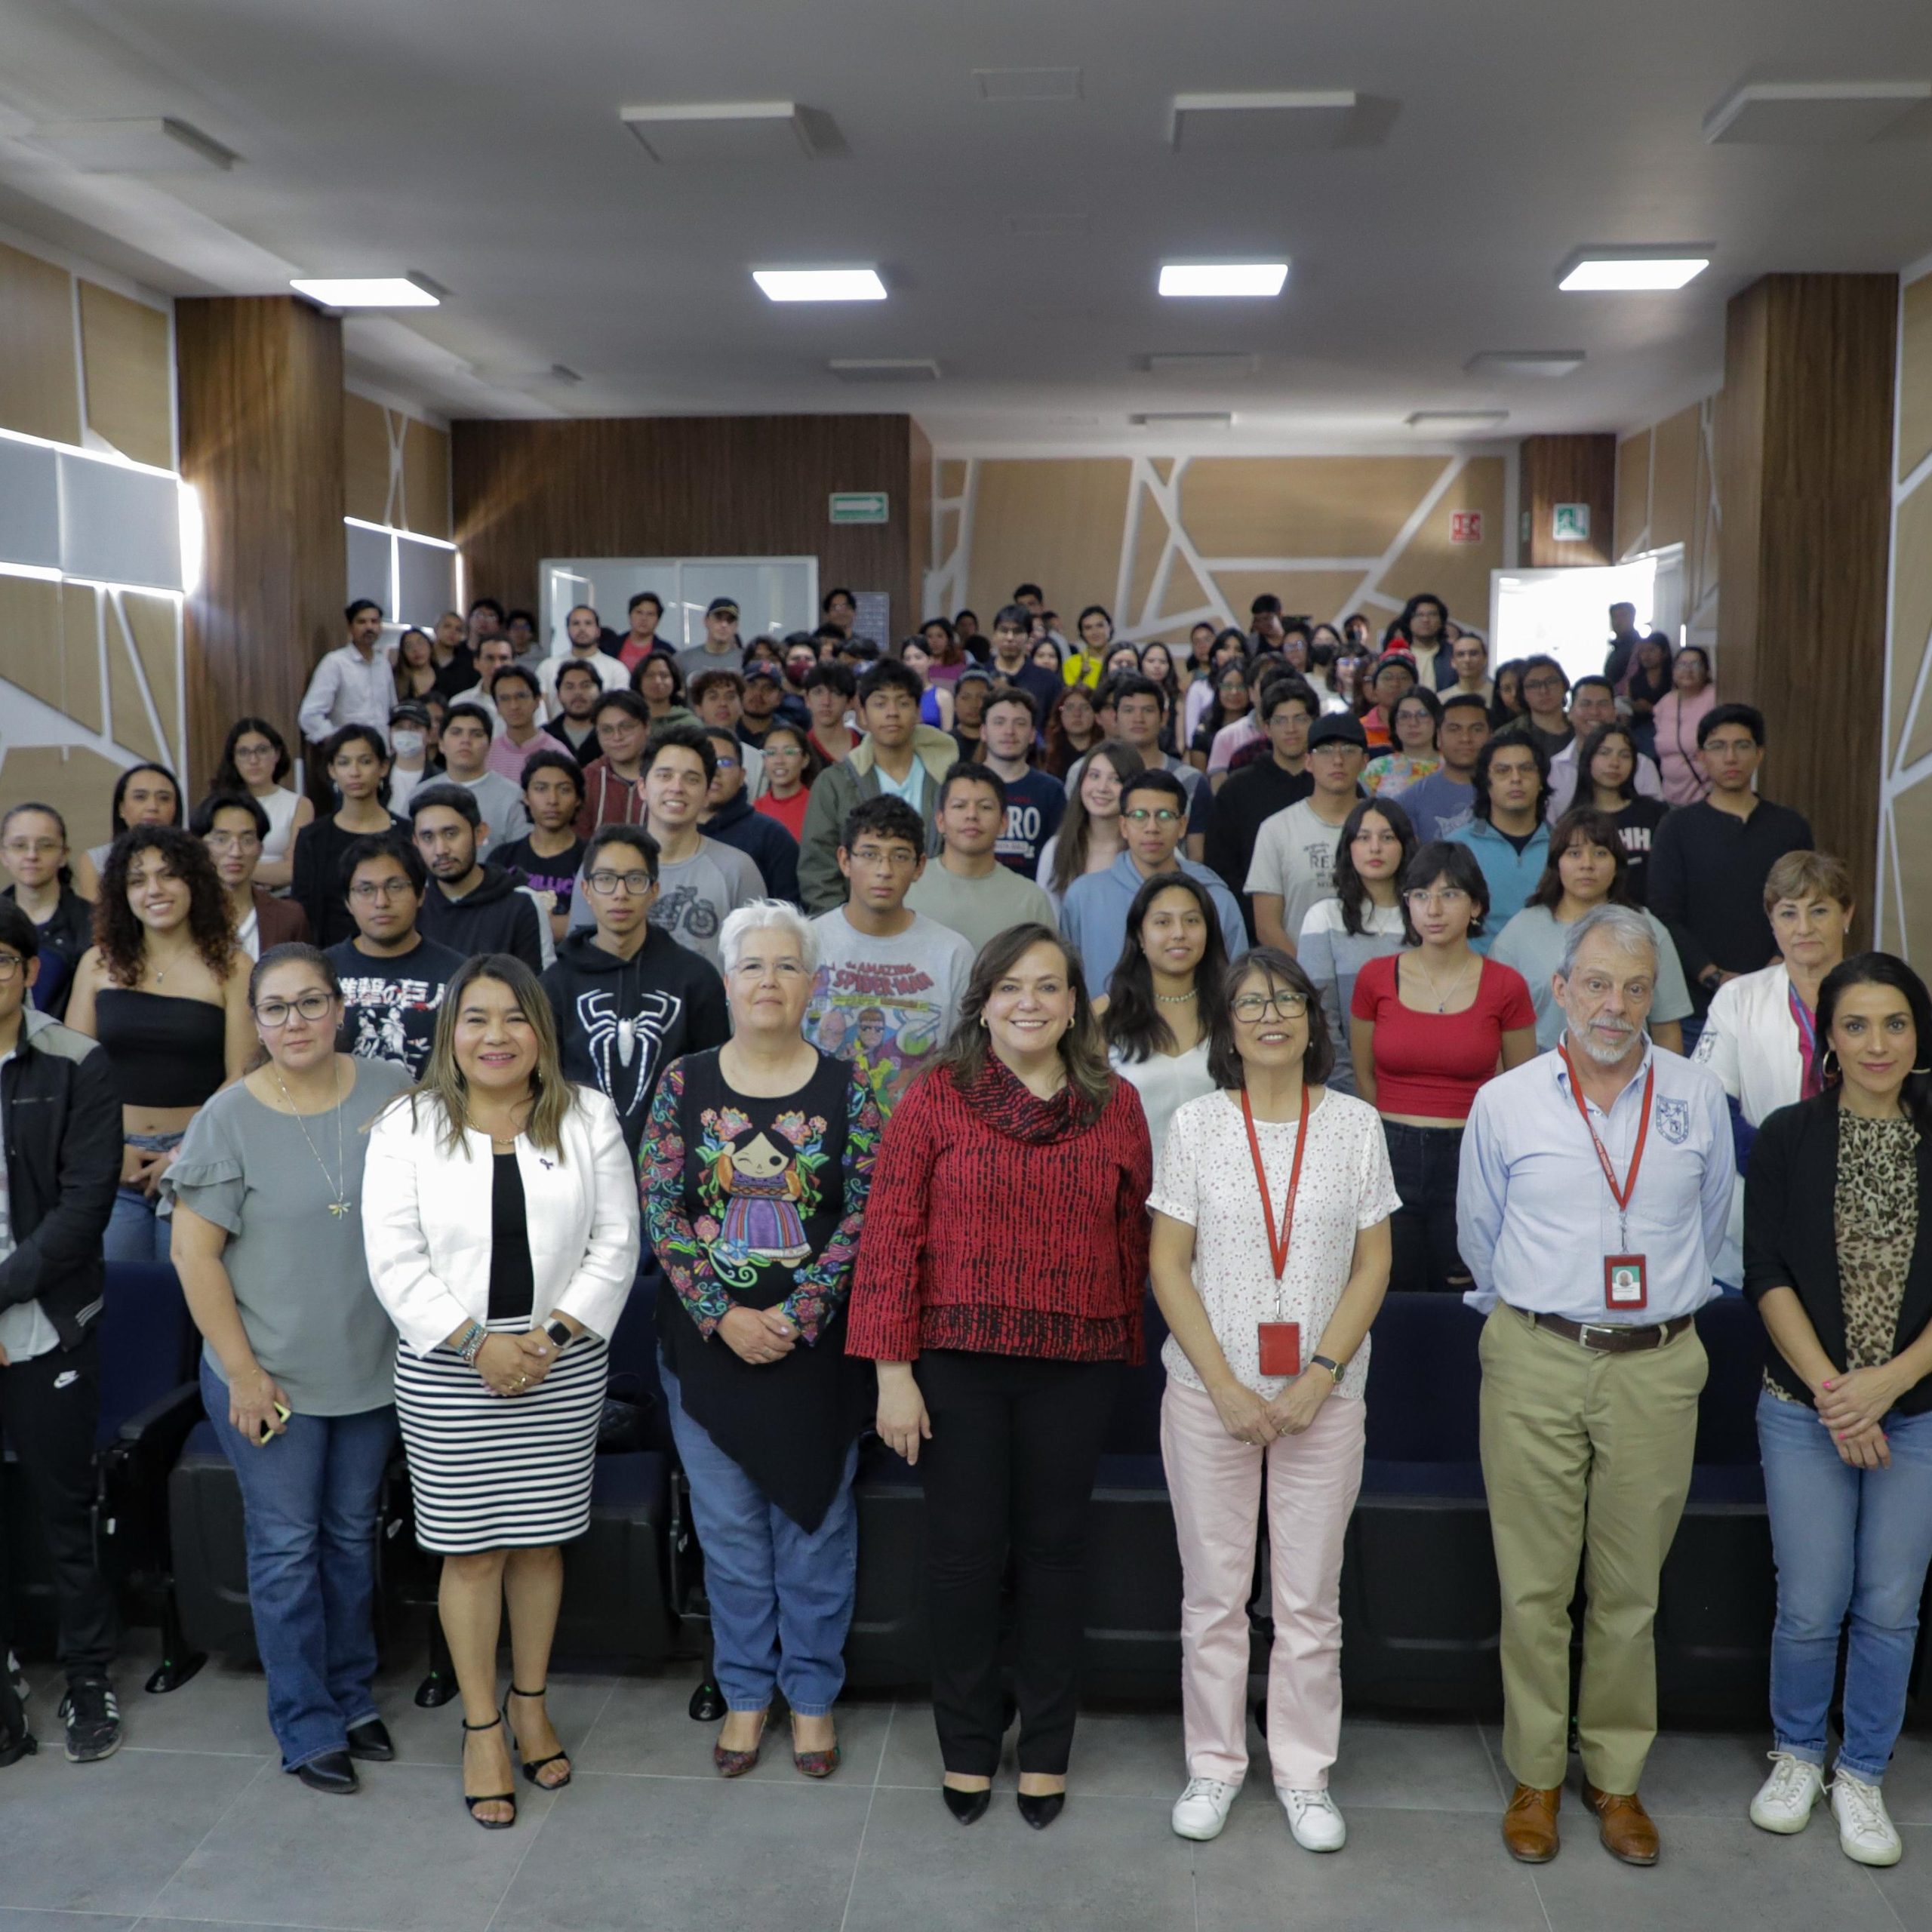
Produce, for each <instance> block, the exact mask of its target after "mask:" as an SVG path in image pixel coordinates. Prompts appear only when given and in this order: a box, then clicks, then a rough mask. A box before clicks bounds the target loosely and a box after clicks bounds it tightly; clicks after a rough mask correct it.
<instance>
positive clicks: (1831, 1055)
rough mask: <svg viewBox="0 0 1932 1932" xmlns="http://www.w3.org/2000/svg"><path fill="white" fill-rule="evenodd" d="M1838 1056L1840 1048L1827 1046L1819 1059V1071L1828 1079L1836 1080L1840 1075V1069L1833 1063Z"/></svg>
mask: <svg viewBox="0 0 1932 1932" xmlns="http://www.w3.org/2000/svg"><path fill="white" fill-rule="evenodd" d="M1837 1058H1838V1048H1835V1047H1827V1048H1826V1049H1825V1051H1824V1053H1823V1055H1822V1056H1821V1057H1820V1060H1819V1062H1818V1071H1819V1072H1820V1073H1822V1074H1823V1075H1824V1076H1825V1078H1826V1079H1827V1080H1836V1079H1837V1078H1838V1077H1839V1069H1838V1067H1837V1066H1835V1065H1834V1064H1833V1062H1835V1060H1837Z"/></svg>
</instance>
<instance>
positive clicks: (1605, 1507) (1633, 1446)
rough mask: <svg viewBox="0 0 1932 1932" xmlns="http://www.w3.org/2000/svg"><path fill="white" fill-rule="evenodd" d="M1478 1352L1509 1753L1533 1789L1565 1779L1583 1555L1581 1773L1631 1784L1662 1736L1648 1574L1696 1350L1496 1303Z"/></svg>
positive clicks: (1688, 1435) (1676, 1488)
mask: <svg viewBox="0 0 1932 1932" xmlns="http://www.w3.org/2000/svg"><path fill="white" fill-rule="evenodd" d="M1479 1352H1480V1355H1481V1361H1482V1472H1483V1482H1484V1487H1486V1488H1487V1491H1488V1493H1489V1520H1490V1531H1491V1535H1492V1536H1493V1537H1494V1540H1495V1543H1496V1568H1497V1577H1498V1578H1499V1580H1500V1583H1501V1585H1502V1592H1503V1761H1504V1763H1506V1764H1507V1765H1508V1766H1509V1770H1510V1774H1511V1775H1512V1777H1515V1778H1516V1779H1517V1780H1518V1781H1519V1782H1520V1783H1524V1784H1527V1785H1533V1786H1536V1787H1537V1789H1539V1790H1549V1789H1552V1788H1553V1787H1555V1786H1558V1785H1560V1784H1561V1783H1562V1782H1563V1779H1564V1771H1565V1770H1566V1768H1567V1764H1568V1762H1569V1752H1568V1734H1569V1713H1570V1635H1571V1626H1570V1614H1569V1613H1570V1602H1571V1598H1572V1596H1573V1595H1574V1594H1575V1591H1576V1587H1577V1561H1578V1559H1579V1558H1582V1560H1583V1587H1584V1591H1585V1593H1586V1598H1587V1604H1588V1607H1587V1609H1586V1613H1585V1616H1584V1620H1583V1680H1582V1683H1581V1684H1580V1687H1579V1689H1578V1692H1577V1736H1578V1739H1579V1741H1580V1744H1581V1746H1582V1749H1583V1775H1584V1776H1585V1777H1586V1778H1588V1779H1589V1781H1590V1783H1592V1784H1593V1785H1595V1786H1596V1787H1597V1789H1598V1790H1599V1791H1608V1792H1634V1791H1635V1790H1636V1789H1637V1788H1638V1783H1639V1781H1640V1780H1641V1778H1642V1777H1643V1774H1644V1758H1646V1757H1647V1755H1649V1752H1650V1748H1651V1740H1652V1739H1653V1738H1654V1737H1656V1735H1657V1657H1656V1648H1655V1644H1654V1637H1653V1626H1654V1623H1655V1622H1656V1619H1657V1579H1658V1575H1659V1573H1660V1571H1662V1569H1663V1560H1664V1558H1665V1557H1666V1555H1668V1554H1669V1549H1670V1545H1671V1540H1672V1537H1675V1535H1676V1534H1677V1524H1678V1518H1680V1517H1681V1515H1683V1513H1684V1497H1685V1496H1686V1495H1687V1494H1688V1492H1689V1490H1690V1464H1691V1457H1692V1452H1693V1451H1694V1447H1695V1444H1696V1441H1697V1397H1698V1395H1699V1393H1700V1391H1701V1390H1702V1389H1703V1386H1704V1377H1705V1373H1706V1359H1705V1355H1704V1346H1703V1343H1702V1342H1700V1340H1698V1338H1697V1331H1696V1329H1695V1328H1690V1329H1687V1330H1686V1331H1684V1333H1683V1334H1681V1335H1679V1336H1678V1337H1676V1339H1675V1340H1673V1341H1669V1342H1666V1343H1665V1344H1664V1345H1663V1347H1662V1348H1660V1349H1650V1350H1646V1351H1644V1352H1641V1353H1639V1354H1634V1355H1601V1354H1598V1353H1596V1352H1594V1351H1592V1350H1591V1349H1586V1348H1584V1347H1583V1346H1582V1345H1581V1344H1580V1343H1576V1342H1572V1341H1569V1340H1566V1339H1565V1338H1564V1337H1562V1336H1561V1335H1558V1334H1552V1332H1551V1331H1549V1329H1546V1328H1537V1327H1532V1326H1531V1324H1530V1322H1529V1320H1528V1318H1527V1317H1526V1316H1524V1315H1521V1314H1519V1313H1518V1312H1517V1311H1516V1310H1515V1309H1512V1308H1511V1307H1509V1306H1507V1304H1499V1305H1498V1306H1497V1307H1496V1308H1495V1309H1493V1310H1492V1311H1491V1314H1490V1317H1489V1319H1488V1321H1487V1322H1486V1323H1485V1324H1484V1327H1483V1331H1482V1340H1481V1346H1480V1349H1479Z"/></svg>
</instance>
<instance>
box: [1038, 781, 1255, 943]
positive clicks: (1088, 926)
mask: <svg viewBox="0 0 1932 1932" xmlns="http://www.w3.org/2000/svg"><path fill="white" fill-rule="evenodd" d="M1120 819H1121V835H1122V838H1123V839H1124V842H1125V845H1126V850H1125V851H1123V852H1122V853H1121V855H1120V857H1118V858H1117V859H1116V860H1115V861H1114V862H1113V863H1112V865H1111V866H1109V867H1108V868H1107V869H1106V871H1105V872H1088V873H1087V874H1086V875H1084V877H1082V878H1077V879H1075V881H1073V882H1072V884H1071V885H1069V887H1068V888H1067V891H1066V899H1065V900H1064V901H1063V903H1062V905H1061V907H1060V931H1062V932H1063V933H1064V934H1066V937H1067V938H1068V940H1069V941H1070V942H1071V943H1072V945H1073V946H1074V947H1075V949H1076V950H1077V951H1078V953H1079V955H1080V957H1081V958H1082V959H1083V960H1086V959H1092V960H1095V961H1099V960H1115V959H1118V958H1119V957H1120V955H1121V948H1122V946H1124V945H1125V943H1126V941H1127V920H1128V910H1129V909H1130V908H1131V906H1132V905H1133V903H1134V898H1135V897H1136V895H1137V894H1138V893H1139V892H1140V888H1141V887H1142V886H1143V884H1146V881H1148V880H1149V879H1150V878H1154V877H1155V875H1157V874H1158V873H1161V872H1185V873H1186V875H1188V876H1189V878H1195V879H1198V880H1199V881H1201V884H1202V885H1204V887H1205V888H1207V895H1208V897H1209V898H1210V899H1211V900H1212V901H1213V903H1214V909H1215V912H1216V915H1217V918H1219V920H1220V926H1221V937H1222V938H1223V940H1224V941H1225V942H1226V946H1227V949H1228V955H1229V958H1235V957H1236V956H1238V955H1239V954H1241V953H1243V952H1246V951H1247V928H1246V927H1245V926H1244V925H1243V924H1242V923H1241V907H1240V906H1239V905H1238V903H1237V902H1236V900H1235V896H1234V894H1232V893H1231V892H1230V891H1229V890H1228V889H1227V888H1226V886H1225V885H1223V884H1222V883H1221V881H1220V879H1218V878H1216V877H1215V875H1214V874H1213V873H1212V872H1210V871H1209V870H1208V869H1207V867H1206V866H1204V865H1202V864H1201V863H1200V862H1199V861H1198V860H1194V859H1189V858H1186V857H1183V856H1182V854H1181V851H1180V842H1181V838H1182V836H1183V834H1184V833H1185V832H1186V826H1187V797H1186V793H1185V792H1184V791H1183V789H1182V787H1181V782H1180V780H1179V779H1178V778H1177V777H1175V775H1174V774H1173V773H1172V772H1171V771H1158V770H1156V771H1143V772H1142V773H1141V774H1140V776H1139V777H1136V778H1131V779H1128V780H1127V781H1126V782H1125V783H1124V784H1123V785H1122V786H1121V801H1120Z"/></svg>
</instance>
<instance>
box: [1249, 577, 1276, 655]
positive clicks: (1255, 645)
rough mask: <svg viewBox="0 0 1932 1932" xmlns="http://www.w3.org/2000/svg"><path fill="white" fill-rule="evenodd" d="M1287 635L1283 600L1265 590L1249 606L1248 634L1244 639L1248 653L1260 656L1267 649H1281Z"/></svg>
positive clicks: (1270, 591)
mask: <svg viewBox="0 0 1932 1932" xmlns="http://www.w3.org/2000/svg"><path fill="white" fill-rule="evenodd" d="M1285 635H1286V633H1285V632H1284V629H1283V627H1282V623H1281V599H1280V598H1278V597H1277V596H1276V595H1275V593H1274V592H1272V590H1264V591H1263V592H1261V594H1260V595H1259V596H1258V597H1257V598H1255V599H1254V601H1253V602H1252V603H1251V604H1250V605H1248V607H1247V637H1246V638H1244V640H1243V641H1244V646H1245V648H1246V649H1247V654H1248V655H1249V656H1250V657H1260V654H1262V653H1263V651H1279V650H1280V649H1281V645H1282V642H1283V641H1284V637H1285Z"/></svg>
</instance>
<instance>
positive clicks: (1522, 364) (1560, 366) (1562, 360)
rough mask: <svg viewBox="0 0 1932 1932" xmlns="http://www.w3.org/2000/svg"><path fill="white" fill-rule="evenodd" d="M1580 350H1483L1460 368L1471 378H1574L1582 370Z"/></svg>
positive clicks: (1581, 353) (1581, 352)
mask: <svg viewBox="0 0 1932 1932" xmlns="http://www.w3.org/2000/svg"><path fill="white" fill-rule="evenodd" d="M1583 359H1584V358H1583V351H1582V350H1581V349H1484V350H1483V351H1482V352H1481V354H1480V355H1472V356H1471V357H1470V358H1469V360H1468V361H1466V362H1465V363H1464V364H1463V368H1465V369H1466V371H1468V372H1469V374H1471V375H1472V376H1504V377H1540V378H1541V379H1542V380H1546V381H1548V380H1553V379H1554V378H1555V377H1558V376H1574V374H1576V373H1577V371H1578V370H1579V369H1580V368H1582V367H1583Z"/></svg>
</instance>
